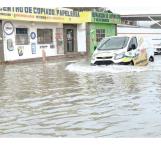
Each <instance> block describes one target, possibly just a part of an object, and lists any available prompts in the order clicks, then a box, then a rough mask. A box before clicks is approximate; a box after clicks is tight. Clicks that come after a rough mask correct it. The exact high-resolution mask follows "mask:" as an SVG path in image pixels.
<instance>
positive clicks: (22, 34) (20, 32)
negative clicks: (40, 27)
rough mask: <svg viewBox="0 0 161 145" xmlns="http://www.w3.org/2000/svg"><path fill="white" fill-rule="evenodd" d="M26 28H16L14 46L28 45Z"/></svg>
mask: <svg viewBox="0 0 161 145" xmlns="http://www.w3.org/2000/svg"><path fill="white" fill-rule="evenodd" d="M28 44H29V36H28V28H16V45H28Z"/></svg>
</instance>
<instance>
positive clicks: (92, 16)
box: [82, 11, 121, 56]
mask: <svg viewBox="0 0 161 145" xmlns="http://www.w3.org/2000/svg"><path fill="white" fill-rule="evenodd" d="M82 15H86V18H87V21H86V22H87V23H86V27H87V31H86V32H87V33H86V35H87V43H86V44H87V48H88V50H87V51H88V54H89V56H91V55H92V54H93V52H94V49H95V47H97V45H98V43H99V42H100V41H101V40H102V39H103V38H104V37H108V36H115V35H117V24H119V23H121V18H120V15H118V14H113V13H108V12H96V11H93V12H84V13H83V14H82Z"/></svg>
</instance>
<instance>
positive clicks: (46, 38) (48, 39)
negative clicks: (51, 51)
mask: <svg viewBox="0 0 161 145" xmlns="http://www.w3.org/2000/svg"><path fill="white" fill-rule="evenodd" d="M52 40H53V30H52V29H37V43H38V44H51V43H52V42H53V41H52Z"/></svg>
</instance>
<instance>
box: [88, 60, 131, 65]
mask: <svg viewBox="0 0 161 145" xmlns="http://www.w3.org/2000/svg"><path fill="white" fill-rule="evenodd" d="M111 64H119V65H129V64H131V59H129V60H128V61H124V60H117V61H114V60H95V61H91V65H111Z"/></svg>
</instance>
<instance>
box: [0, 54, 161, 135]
mask: <svg viewBox="0 0 161 145" xmlns="http://www.w3.org/2000/svg"><path fill="white" fill-rule="evenodd" d="M0 137H105V138H108V137H161V56H155V62H154V63H150V64H149V65H148V66H145V67H134V66H117V65H111V66H90V65H89V64H88V62H87V61H86V60H83V59H81V60H73V61H60V62H58V63H56V62H55V61H50V62H48V63H46V64H45V65H43V64H41V63H24V64H14V65H6V66H3V65H2V66H0Z"/></svg>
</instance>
